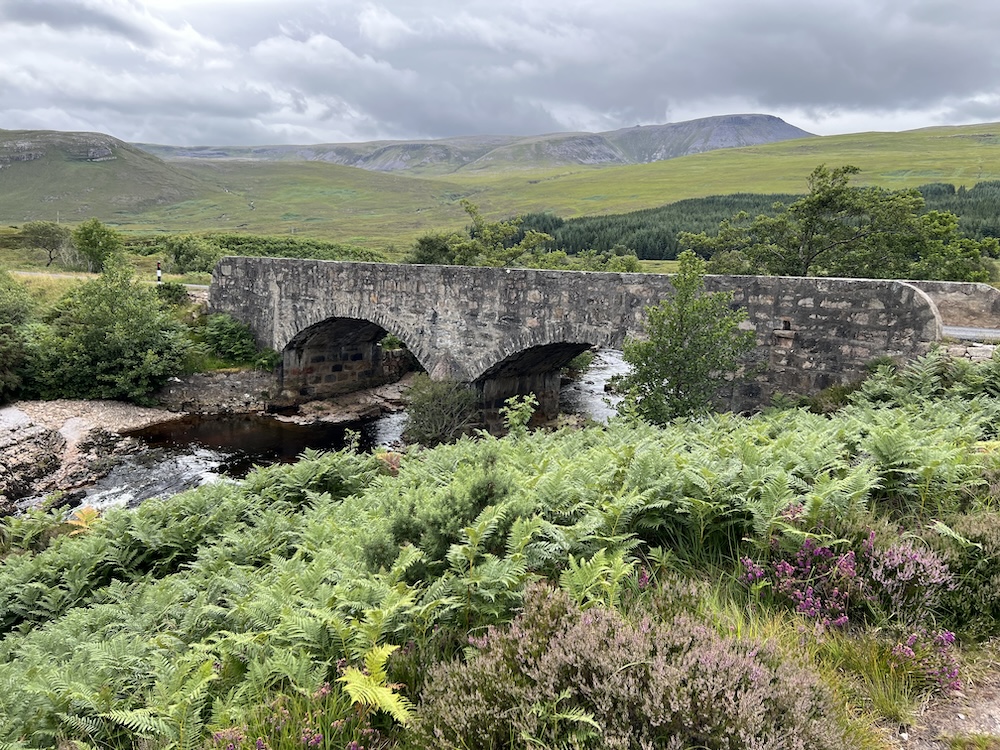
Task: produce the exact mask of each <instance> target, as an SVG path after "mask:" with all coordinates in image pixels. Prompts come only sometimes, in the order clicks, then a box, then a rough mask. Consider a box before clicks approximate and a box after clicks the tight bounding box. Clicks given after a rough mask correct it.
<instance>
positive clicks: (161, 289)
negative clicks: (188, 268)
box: [154, 281, 188, 307]
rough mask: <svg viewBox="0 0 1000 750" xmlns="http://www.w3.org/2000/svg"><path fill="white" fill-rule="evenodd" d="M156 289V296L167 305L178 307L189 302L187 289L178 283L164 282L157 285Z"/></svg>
mask: <svg viewBox="0 0 1000 750" xmlns="http://www.w3.org/2000/svg"><path fill="white" fill-rule="evenodd" d="M154 288H155V289H156V296H157V297H159V298H160V300H161V301H162V302H163V303H164V304H166V305H169V306H171V307H176V306H177V305H181V304H183V303H185V302H187V298H188V294H187V287H185V286H184V285H183V284H181V283H180V282H178V281H164V282H163V283H162V284H157V285H156V287H154Z"/></svg>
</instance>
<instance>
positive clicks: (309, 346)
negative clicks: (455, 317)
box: [281, 316, 424, 401]
mask: <svg viewBox="0 0 1000 750" xmlns="http://www.w3.org/2000/svg"><path fill="white" fill-rule="evenodd" d="M394 328H395V327H394ZM390 333H391V334H393V335H394V336H396V337H398V338H399V339H400V340H401V341H402V342H403V343H404V345H405V346H407V347H408V346H409V342H408V341H407V340H406V338H405V337H404V336H405V333H403V334H402V335H401V334H400V333H397V332H396V331H395V330H391V329H389V328H387V327H385V326H383V325H381V324H380V323H378V322H375V321H373V320H368V319H366V318H353V317H337V316H332V317H327V318H324V319H323V320H320V321H318V322H316V323H313V324H312V325H309V326H306V327H305V328H303V329H301V330H300V331H298V332H297V333H296V334H294V335H293V336H292V337H291V338H290V339H289V340H288V342H287V343H286V344H285V346H284V348H283V349H282V351H281V355H282V363H281V384H282V392H283V395H284V396H285V398H286V399H289V400H297V401H298V400H302V399H303V398H309V399H315V398H325V397H329V396H334V395H338V394H341V393H348V392H350V391H355V390H358V389H361V388H371V387H375V386H378V385H383V384H385V383H391V382H394V381H396V380H398V379H399V378H400V377H402V375H403V374H405V373H406V372H407V371H408V370H411V369H414V368H420V367H424V364H423V362H421V359H420V355H419V354H417V353H415V352H413V351H412V350H410V349H409V348H404V349H401V350H385V349H383V348H382V347H381V345H380V342H381V341H382V340H383V339H384V338H385V337H386V335H388V334H390Z"/></svg>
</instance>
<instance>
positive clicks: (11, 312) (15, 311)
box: [0, 268, 32, 326]
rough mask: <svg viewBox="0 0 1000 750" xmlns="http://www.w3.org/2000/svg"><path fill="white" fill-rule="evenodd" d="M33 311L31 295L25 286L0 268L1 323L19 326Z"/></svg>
mask: <svg viewBox="0 0 1000 750" xmlns="http://www.w3.org/2000/svg"><path fill="white" fill-rule="evenodd" d="M31 311H32V302H31V295H30V294H28V290H27V289H26V288H25V287H24V284H21V283H20V282H18V281H17V280H16V279H15V278H14V277H13V276H11V275H10V274H9V273H7V272H6V271H4V270H3V269H2V268H0V323H7V324H9V325H12V326H19V325H21V324H22V323H24V322H25V321H27V319H28V316H29V315H30V313H31Z"/></svg>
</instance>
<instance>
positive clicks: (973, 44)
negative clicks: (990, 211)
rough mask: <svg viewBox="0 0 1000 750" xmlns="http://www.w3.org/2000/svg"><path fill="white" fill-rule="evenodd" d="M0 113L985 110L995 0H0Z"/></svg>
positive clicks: (139, 124) (888, 116) (916, 120)
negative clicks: (0, 106)
mask: <svg viewBox="0 0 1000 750" xmlns="http://www.w3.org/2000/svg"><path fill="white" fill-rule="evenodd" d="M0 21H2V22H0V49H3V50H4V54H3V55H0V91H3V92H4V96H5V102H6V106H5V111H4V115H3V117H2V119H0V127H6V128H15V127H46V125H45V124H44V123H48V125H47V126H48V127H54V128H59V129H85V130H104V131H106V132H111V133H112V134H114V135H117V136H119V137H122V138H125V139H127V140H145V141H160V142H168V143H189V144H194V143H216V144H223V143H232V144H235V143H263V142H275V143H276V142H317V141H327V142H330V141H342V140H367V139H378V138H418V137H443V136H449V135H463V134H477V133H495V134H532V133H543V132H553V131H559V130H584V129H586V130H609V129H613V128H617V127H626V126H631V125H635V124H645V123H652V122H666V121H679V120H684V119H691V118H693V117H702V116H707V115H712V114H726V113H733V112H754V111H756V112H768V113H771V114H776V115H778V116H780V117H783V118H784V119H786V120H788V121H789V122H792V123H793V124H795V125H798V126H800V127H803V128H805V129H807V130H811V131H813V132H852V131H858V130H872V129H882V130H898V129H905V128H908V127H922V126H927V125H933V124H948V123H956V122H968V121H976V120H980V121H985V120H1000V85H998V82H1000V52H998V51H997V47H996V45H994V43H993V39H992V36H993V34H994V32H995V30H996V29H1000V4H997V3H995V2H993V0H966V1H965V2H962V3H954V2H951V0H838V2H836V3H831V2H829V1H828V0H827V1H826V2H815V1H814V0H758V1H757V2H753V3H748V2H745V0H743V1H741V2H736V0H714V1H713V0H672V1H671V2H670V3H663V2H661V0H619V2H616V3H608V2H606V1H605V0H550V2H546V3H539V2H537V1H536V0H511V1H510V2H504V3H496V2H495V1H494V0H490V1H489V2H487V1H486V0H464V1H463V2H461V3H459V2H446V1H445V0H420V1H419V2H417V1H416V0H382V1H381V2H376V1H375V0H338V2H327V3H323V2H320V3H317V2H314V1H312V0H310V2H304V1H302V0H286V1H285V2H282V3H275V2H265V1H264V0H160V1H159V2H153V1H150V2H138V1H136V2H131V1H128V0H64V1H62V2H52V1H51V0H42V1H41V2H38V1H37V0H33V1H30V2H29V1H28V0H7V1H6V2H3V1H2V0H0Z"/></svg>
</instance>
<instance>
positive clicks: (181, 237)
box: [163, 234, 222, 273]
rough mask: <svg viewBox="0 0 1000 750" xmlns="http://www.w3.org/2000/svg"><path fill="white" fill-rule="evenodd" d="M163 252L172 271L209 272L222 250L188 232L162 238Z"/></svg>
mask: <svg viewBox="0 0 1000 750" xmlns="http://www.w3.org/2000/svg"><path fill="white" fill-rule="evenodd" d="M163 252H164V254H165V255H166V257H167V268H168V269H169V270H170V271H171V272H173V273H191V272H195V271H201V272H204V273H211V272H212V269H214V268H215V264H216V262H217V261H218V260H219V258H220V257H221V255H222V251H221V250H220V249H219V248H218V247H217V246H215V245H213V244H212V243H211V242H209V241H208V240H205V239H202V238H201V237H195V236H194V235H190V234H175V235H171V236H169V237H166V238H164V240H163Z"/></svg>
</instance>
